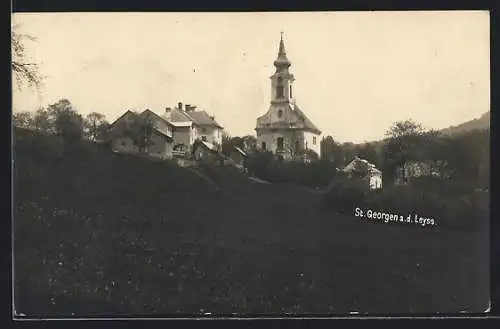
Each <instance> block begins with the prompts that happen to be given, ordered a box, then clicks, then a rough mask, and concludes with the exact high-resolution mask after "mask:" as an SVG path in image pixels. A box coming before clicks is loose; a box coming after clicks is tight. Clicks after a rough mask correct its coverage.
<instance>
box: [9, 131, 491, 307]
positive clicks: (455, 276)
mask: <svg viewBox="0 0 500 329" xmlns="http://www.w3.org/2000/svg"><path fill="white" fill-rule="evenodd" d="M15 138H16V145H15V155H14V157H15V158H14V160H15V168H14V184H15V185H14V191H15V192H14V209H13V210H14V222H13V223H14V238H15V240H14V243H15V264H14V265H15V281H14V284H15V305H16V310H17V312H18V313H23V314H26V315H31V316H47V315H50V316H71V315H75V316H92V315H114V316H117V315H128V314H134V315H192V314H202V313H206V312H210V313H212V314H214V315H222V314H224V315H230V314H232V313H237V314H275V315H276V314H284V313H294V314H309V315H312V314H345V313H347V312H350V311H358V312H360V313H361V314H363V313H371V314H374V313H378V314H380V313H395V312H396V313H410V312H412V313H419V312H421V313H435V312H441V313H446V312H458V311H461V310H463V311H476V312H480V311H483V310H485V309H486V305H487V303H486V301H487V299H488V298H487V295H486V294H487V290H488V289H489V285H488V283H489V280H488V277H487V270H486V269H485V266H484V265H485V264H486V261H487V260H488V254H487V248H488V245H487V241H485V240H484V237H485V235H484V234H485V233H484V232H473V231H471V232H467V231H465V232H464V231H449V230H444V229H439V228H438V229H435V228H429V227H427V228H422V227H417V226H408V225H405V224H384V223H376V222H373V221H366V220H361V219H359V218H356V217H354V216H348V215H347V216H346V215H334V214H332V213H331V212H327V211H325V210H324V209H323V208H322V204H323V202H322V201H323V199H322V198H321V197H320V196H318V195H313V194H309V193H306V192H304V191H303V190H301V189H300V188H295V187H293V186H280V185H269V184H260V183H257V182H253V181H252V180H249V179H247V178H246V177H245V176H243V175H242V174H241V173H239V172H237V171H230V170H227V169H224V168H212V169H211V170H210V172H209V175H210V178H211V180H212V181H213V182H214V183H215V184H214V183H211V182H209V181H207V180H205V179H203V178H201V177H200V176H198V175H196V174H195V173H193V172H192V171H190V170H188V169H183V168H179V167H177V166H175V165H173V164H170V163H161V162H154V161H148V160H146V159H143V158H140V157H133V156H125V155H119V154H115V153H112V152H104V151H101V152H98V151H95V152H88V153H86V155H85V156H78V155H75V154H74V153H67V154H66V155H64V153H57V154H55V153H54V152H53V150H54V148H53V147H52V146H51V145H52V142H51V141H50V140H46V141H41V139H43V138H46V139H50V137H41V136H34V135H31V133H27V132H23V131H16V135H15ZM35 141H37V142H36V143H38V144H37V147H36V148H35V147H33V145H34V143H35ZM353 214H354V209H353ZM483 242H484V243H483Z"/></svg>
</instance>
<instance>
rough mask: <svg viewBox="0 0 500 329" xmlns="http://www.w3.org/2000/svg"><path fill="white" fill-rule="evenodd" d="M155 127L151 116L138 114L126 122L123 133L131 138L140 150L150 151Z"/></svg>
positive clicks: (141, 151)
mask: <svg viewBox="0 0 500 329" xmlns="http://www.w3.org/2000/svg"><path fill="white" fill-rule="evenodd" d="M154 128H155V125H154V121H153V120H152V119H151V118H149V117H141V116H139V115H138V116H137V117H136V118H135V119H133V120H131V121H130V122H128V123H127V124H126V126H125V128H124V129H123V131H122V133H121V135H122V136H123V137H128V138H130V139H131V140H132V142H133V143H134V146H136V147H137V148H138V149H139V152H140V153H144V152H147V151H148V148H149V146H150V145H151V144H152V142H153V140H152V137H153V131H154Z"/></svg>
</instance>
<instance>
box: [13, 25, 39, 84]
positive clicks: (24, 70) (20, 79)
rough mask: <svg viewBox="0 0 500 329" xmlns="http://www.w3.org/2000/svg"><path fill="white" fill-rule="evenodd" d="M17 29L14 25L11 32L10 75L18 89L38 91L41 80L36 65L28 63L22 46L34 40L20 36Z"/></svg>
mask: <svg viewBox="0 0 500 329" xmlns="http://www.w3.org/2000/svg"><path fill="white" fill-rule="evenodd" d="M18 28H19V25H14V26H13V27H12V31H11V47H12V62H11V67H12V73H13V74H14V76H15V78H16V81H17V87H18V89H22V86H23V85H28V86H29V87H35V88H36V89H38V88H39V87H40V85H41V84H42V80H43V79H42V77H41V75H40V74H39V67H38V64H36V63H32V62H29V61H28V59H27V56H26V52H25V46H24V42H25V40H30V41H35V40H36V38H34V37H32V36H29V35H25V34H20V33H19V32H18Z"/></svg>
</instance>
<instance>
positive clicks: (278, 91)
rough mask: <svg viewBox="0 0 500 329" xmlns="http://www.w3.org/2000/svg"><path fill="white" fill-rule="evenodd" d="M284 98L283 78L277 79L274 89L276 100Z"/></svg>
mask: <svg viewBox="0 0 500 329" xmlns="http://www.w3.org/2000/svg"><path fill="white" fill-rule="evenodd" d="M283 97H285V89H284V87H283V78H282V77H278V85H277V87H276V98H283Z"/></svg>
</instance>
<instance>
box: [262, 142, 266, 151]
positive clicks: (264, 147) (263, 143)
mask: <svg viewBox="0 0 500 329" xmlns="http://www.w3.org/2000/svg"><path fill="white" fill-rule="evenodd" d="M262 149H263V150H264V151H265V150H266V142H262Z"/></svg>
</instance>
